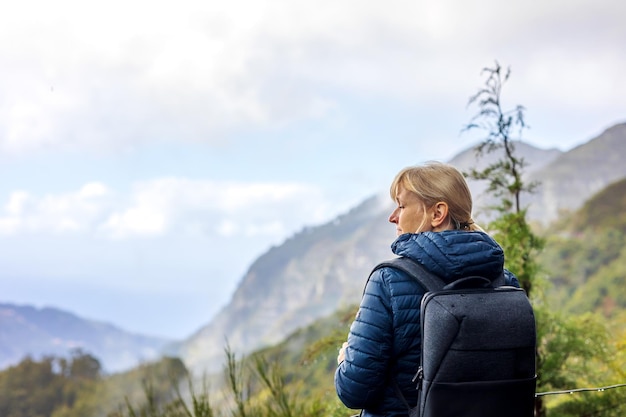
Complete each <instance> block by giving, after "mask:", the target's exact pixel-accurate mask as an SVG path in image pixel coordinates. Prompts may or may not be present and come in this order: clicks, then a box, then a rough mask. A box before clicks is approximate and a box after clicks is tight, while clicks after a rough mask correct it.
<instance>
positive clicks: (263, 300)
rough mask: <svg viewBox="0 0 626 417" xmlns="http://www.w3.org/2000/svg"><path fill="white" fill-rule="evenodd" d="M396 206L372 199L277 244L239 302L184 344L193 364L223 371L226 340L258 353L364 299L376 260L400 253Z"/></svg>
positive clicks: (250, 275)
mask: <svg viewBox="0 0 626 417" xmlns="http://www.w3.org/2000/svg"><path fill="white" fill-rule="evenodd" d="M390 208H391V201H390V200H389V198H388V197H372V198H370V199H368V200H367V201H365V202H364V203H363V204H361V205H360V206H358V207H356V208H354V209H353V210H351V211H350V212H349V213H347V214H345V215H343V216H340V217H339V218H337V219H336V220H335V221H333V222H330V223H328V224H326V225H323V226H320V227H316V228H310V229H305V230H304V231H302V232H301V233H299V234H297V235H295V236H293V237H292V238H291V239H289V240H287V241H286V242H285V243H284V244H282V245H280V246H278V247H273V248H271V249H270V250H269V251H268V252H267V253H265V254H264V255H262V256H261V257H260V258H259V259H258V260H257V261H256V262H254V264H253V265H252V266H251V267H250V269H249V270H248V272H247V273H246V275H245V276H244V278H243V280H242V282H241V284H240V285H239V287H238V289H237V291H236V292H235V294H234V296H233V298H232V300H231V302H230V303H229V304H228V305H227V306H226V307H225V308H224V309H223V310H222V311H221V312H220V313H219V314H218V315H217V316H216V317H215V319H214V320H212V321H211V322H210V323H209V324H208V325H207V326H205V327H203V328H202V329H200V331H198V332H197V333H196V334H194V335H193V336H192V337H191V338H190V339H188V340H187V341H186V342H185V343H184V344H183V346H182V348H181V352H180V354H181V356H182V358H183V359H184V361H185V363H186V365H187V366H188V367H189V368H190V369H192V370H194V371H198V370H207V369H208V370H215V369H217V368H218V367H219V366H220V365H221V363H222V361H223V357H224V346H225V343H226V340H228V343H229V344H230V346H231V348H232V349H233V350H234V351H237V352H241V353H245V352H250V351H252V350H255V349H258V348H259V347H261V346H265V345H269V344H273V343H276V342H278V341H281V340H282V339H283V338H284V337H286V336H287V335H288V334H289V333H290V332H292V331H294V330H295V329H297V328H299V327H302V326H305V325H307V324H309V323H311V322H313V321H314V320H315V319H317V318H319V317H322V316H325V315H328V314H330V313H332V312H334V311H335V310H336V309H337V308H338V307H340V306H345V305H347V304H352V303H356V302H358V300H359V299H360V295H361V293H362V291H363V287H364V285H365V281H366V279H367V276H368V274H369V272H370V270H371V269H372V267H373V266H374V265H375V263H376V262H377V261H378V260H382V259H387V258H390V257H392V256H393V254H392V253H391V249H390V244H391V242H392V241H393V240H394V238H395V234H394V233H395V232H394V227H393V226H392V225H391V224H389V223H388V222H387V216H388V213H389V209H390Z"/></svg>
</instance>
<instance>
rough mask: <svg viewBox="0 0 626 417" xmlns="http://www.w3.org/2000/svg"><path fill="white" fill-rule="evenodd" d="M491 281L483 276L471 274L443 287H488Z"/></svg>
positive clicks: (446, 288) (462, 288)
mask: <svg viewBox="0 0 626 417" xmlns="http://www.w3.org/2000/svg"><path fill="white" fill-rule="evenodd" d="M491 286H492V285H491V281H489V280H488V279H487V278H485V277H478V276H471V277H465V278H460V279H457V280H456V281H453V282H451V283H450V284H448V285H446V286H445V287H443V289H444V290H465V289H471V288H490V287H491Z"/></svg>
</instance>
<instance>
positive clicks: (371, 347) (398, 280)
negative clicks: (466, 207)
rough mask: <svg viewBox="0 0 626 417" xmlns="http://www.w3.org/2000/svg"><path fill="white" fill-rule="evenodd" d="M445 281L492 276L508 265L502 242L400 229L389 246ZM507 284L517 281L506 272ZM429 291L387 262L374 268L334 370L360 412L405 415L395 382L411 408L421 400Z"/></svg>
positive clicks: (346, 399)
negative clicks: (424, 306) (423, 309)
mask: <svg viewBox="0 0 626 417" xmlns="http://www.w3.org/2000/svg"><path fill="white" fill-rule="evenodd" d="M391 248H392V251H393V252H394V253H395V254H396V255H399V256H406V257H409V258H412V259H414V260H416V261H417V262H419V263H420V264H421V265H422V266H424V267H425V268H426V269H427V270H428V271H430V272H432V273H434V274H435V275H437V276H439V277H440V278H442V279H443V280H444V281H445V282H446V283H449V282H452V281H454V280H456V279H459V278H462V277H465V276H468V275H480V276H484V277H486V278H489V279H495V278H497V277H498V276H500V274H502V271H503V265H504V254H503V251H502V248H501V247H500V246H499V245H498V244H497V243H496V242H495V241H494V240H493V239H492V238H491V237H490V236H489V235H487V234H486V233H482V232H478V231H474V232H468V231H461V230H449V231H443V232H424V233H417V234H410V233H407V234H403V235H401V236H399V237H398V238H397V239H396V240H395V242H394V243H393V244H392V246H391ZM505 276H506V278H507V283H508V284H509V285H515V286H519V284H518V283H517V279H515V277H514V276H513V275H512V274H510V273H509V272H508V271H505ZM424 292H425V291H424V289H423V288H422V287H421V286H420V285H419V284H418V283H417V281H416V280H415V279H413V278H411V277H410V276H408V275H406V274H405V273H403V272H401V271H398V270H396V269H392V268H382V269H379V270H377V271H376V272H374V273H373V274H372V276H371V277H370V279H369V281H368V282H367V285H366V287H365V291H364V294H363V298H362V300H361V305H360V307H359V312H358V313H357V317H356V319H355V321H354V322H353V323H352V326H351V327H350V334H349V336H348V347H347V348H346V351H345V360H344V361H343V362H341V364H339V366H338V367H337V370H336V372H335V388H336V390H337V395H338V396H339V398H340V399H341V401H342V402H343V403H344V404H345V405H346V406H347V407H349V408H353V409H363V416H384V417H393V416H403V417H406V416H407V415H408V412H407V407H406V405H405V404H404V403H403V401H402V400H401V399H400V398H399V396H398V395H397V394H396V391H395V388H394V384H393V383H392V379H394V378H395V380H396V381H397V383H398V386H399V387H400V388H401V390H402V393H403V394H404V397H405V398H406V399H407V400H408V402H409V404H411V406H415V405H416V403H417V390H416V389H415V387H416V384H415V383H414V382H412V381H411V379H412V378H413V376H414V375H415V373H416V371H417V367H418V366H419V363H420V355H421V353H420V342H421V341H420V302H421V299H422V296H423V295H424Z"/></svg>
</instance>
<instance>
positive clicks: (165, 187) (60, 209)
mask: <svg viewBox="0 0 626 417" xmlns="http://www.w3.org/2000/svg"><path fill="white" fill-rule="evenodd" d="M329 207H331V206H330V205H329V204H328V203H327V202H326V197H325V196H324V195H323V193H322V192H321V190H320V189H317V188H316V187H313V186H310V185H307V184H298V183H288V182H287V183H239V182H219V181H211V180H191V179H186V178H175V177H169V178H158V179H154V180H150V181H142V182H137V183H135V184H133V185H132V187H131V192H130V194H129V195H121V193H119V192H114V191H112V190H110V189H109V187H107V186H106V185H105V184H102V183H99V182H92V183H87V184H85V185H84V186H82V187H81V188H80V189H79V190H77V191H71V192H66V193H60V194H46V195H43V196H37V195H33V194H32V193H29V192H26V191H23V190H20V191H14V192H12V193H11V194H10V195H9V196H8V198H7V202H6V203H5V204H4V212H0V234H4V235H16V234H38V233H39V234H50V233H51V234H59V235H62V234H68V233H70V234H75V233H82V234H85V235H88V236H93V237H99V238H101V239H129V238H154V237H160V236H165V235H187V236H221V237H232V236H242V237H257V236H264V237H266V238H268V239H269V240H270V241H272V242H276V241H279V240H280V239H283V238H285V237H286V235H287V234H289V233H293V232H295V231H297V230H298V229H299V228H300V227H302V225H303V224H308V225H312V224H318V223H320V222H323V221H327V220H330V218H331V216H333V215H336V214H338V213H337V212H335V211H332V210H329ZM337 208H338V207H337Z"/></svg>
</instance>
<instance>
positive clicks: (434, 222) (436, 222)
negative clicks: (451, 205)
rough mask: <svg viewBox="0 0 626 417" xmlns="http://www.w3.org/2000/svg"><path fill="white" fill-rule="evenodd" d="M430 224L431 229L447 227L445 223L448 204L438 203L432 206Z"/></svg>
mask: <svg viewBox="0 0 626 417" xmlns="http://www.w3.org/2000/svg"><path fill="white" fill-rule="evenodd" d="M431 216H432V218H431V222H430V225H431V226H432V228H433V229H438V228H441V226H447V225H446V222H447V221H449V219H448V204H447V203H444V202H443V201H440V202H438V203H436V204H435V205H434V206H433V209H432V212H431Z"/></svg>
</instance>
